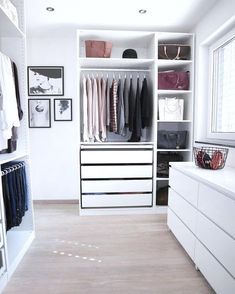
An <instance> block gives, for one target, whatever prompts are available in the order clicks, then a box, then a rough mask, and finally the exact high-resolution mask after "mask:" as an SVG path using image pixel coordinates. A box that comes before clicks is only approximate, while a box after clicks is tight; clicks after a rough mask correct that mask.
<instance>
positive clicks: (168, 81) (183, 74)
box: [158, 71, 189, 90]
mask: <svg viewBox="0 0 235 294" xmlns="http://www.w3.org/2000/svg"><path fill="white" fill-rule="evenodd" d="M158 89H162V90H188V89H189V71H164V72H159V73H158Z"/></svg>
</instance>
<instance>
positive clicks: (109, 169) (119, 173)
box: [81, 165, 152, 179]
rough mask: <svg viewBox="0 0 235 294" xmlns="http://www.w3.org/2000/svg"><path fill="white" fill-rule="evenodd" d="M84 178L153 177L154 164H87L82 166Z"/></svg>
mask: <svg viewBox="0 0 235 294" xmlns="http://www.w3.org/2000/svg"><path fill="white" fill-rule="evenodd" d="M81 175H82V179H86V178H88V179H99V178H151V177H152V165H125V166H120V165H111V166H110V165H105V166H99V165H95V166H93V165H86V166H82V167H81Z"/></svg>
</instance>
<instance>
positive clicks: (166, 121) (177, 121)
mask: <svg viewBox="0 0 235 294" xmlns="http://www.w3.org/2000/svg"><path fill="white" fill-rule="evenodd" d="M157 122H159V123H191V122H192V120H189V119H185V120H160V119H158V120H157Z"/></svg>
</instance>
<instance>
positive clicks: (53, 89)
mask: <svg viewBox="0 0 235 294" xmlns="http://www.w3.org/2000/svg"><path fill="white" fill-rule="evenodd" d="M28 95H29V96H64V67H63V66H28Z"/></svg>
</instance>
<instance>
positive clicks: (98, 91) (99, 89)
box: [96, 77, 102, 133]
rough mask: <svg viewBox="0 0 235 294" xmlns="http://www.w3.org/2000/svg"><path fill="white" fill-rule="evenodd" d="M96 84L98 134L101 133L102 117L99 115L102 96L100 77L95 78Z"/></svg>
mask: <svg viewBox="0 0 235 294" xmlns="http://www.w3.org/2000/svg"><path fill="white" fill-rule="evenodd" d="M96 82H97V94H98V110H99V114H98V115H99V133H101V131H102V115H101V108H102V95H101V79H100V77H97V78H96Z"/></svg>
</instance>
